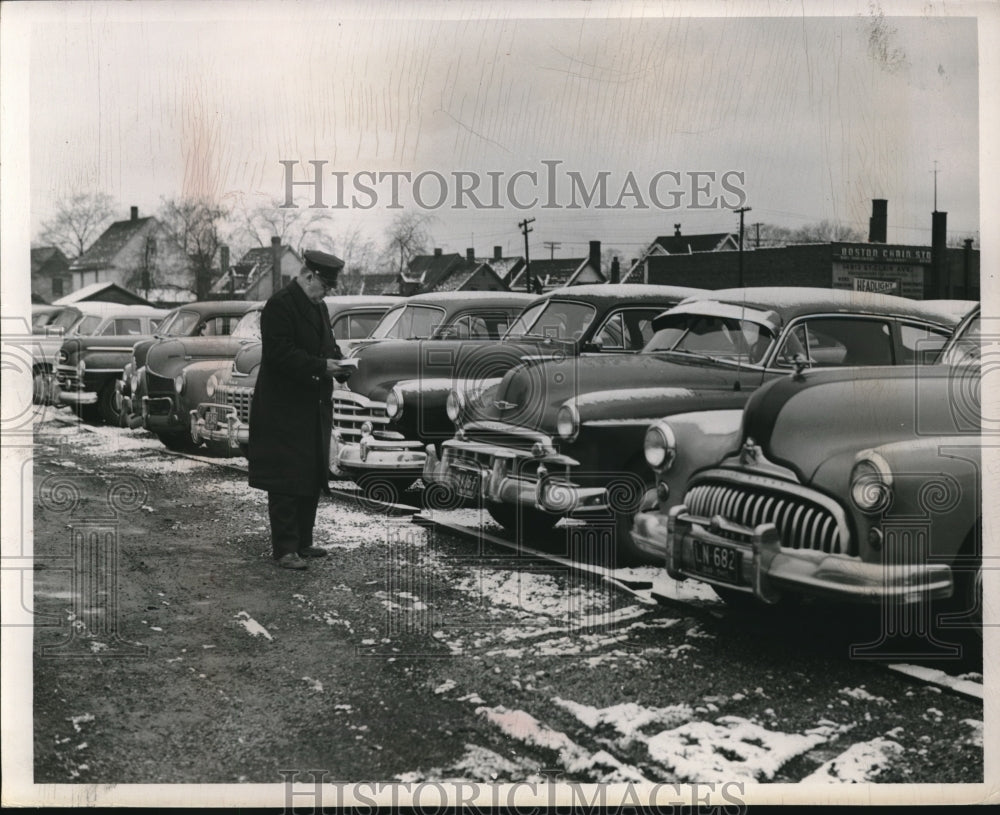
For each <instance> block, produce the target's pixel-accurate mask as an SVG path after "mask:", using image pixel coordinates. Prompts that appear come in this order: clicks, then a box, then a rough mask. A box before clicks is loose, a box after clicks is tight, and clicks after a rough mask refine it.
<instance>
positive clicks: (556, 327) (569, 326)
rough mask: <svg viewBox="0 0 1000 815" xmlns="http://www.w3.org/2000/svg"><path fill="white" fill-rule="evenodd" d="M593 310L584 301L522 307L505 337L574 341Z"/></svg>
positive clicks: (589, 321) (583, 329) (556, 302)
mask: <svg viewBox="0 0 1000 815" xmlns="http://www.w3.org/2000/svg"><path fill="white" fill-rule="evenodd" d="M596 313H597V309H596V308H594V307H593V306H591V305H588V304H586V303H572V302H566V301H563V300H549V301H548V302H547V303H539V304H538V305H535V306H532V307H531V308H528V309H525V310H524V311H523V312H522V313H521V315H520V316H519V317H518V318H517V320H516V321H515V322H514V325H512V326H511V327H510V330H509V331H508V332H507V333H506V334H505V335H504V338H505V339H514V338H518V337H545V338H547V339H554V340H576V339H579V338H580V337H582V336H583V334H584V332H585V331H586V330H587V327H588V326H589V325H590V323H591V321H592V320H593V319H594V315H595V314H596Z"/></svg>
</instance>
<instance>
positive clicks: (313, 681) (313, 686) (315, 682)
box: [302, 676, 323, 693]
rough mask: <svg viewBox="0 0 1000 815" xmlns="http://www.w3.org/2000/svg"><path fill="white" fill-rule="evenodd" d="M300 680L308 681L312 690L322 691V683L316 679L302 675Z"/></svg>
mask: <svg viewBox="0 0 1000 815" xmlns="http://www.w3.org/2000/svg"><path fill="white" fill-rule="evenodd" d="M302 681H303V682H308V683H309V688H310V689H311V690H314V691H316V692H317V693H322V692H323V683H322V682H320V681H319V680H318V679H313V678H312V677H311V676H303V677H302Z"/></svg>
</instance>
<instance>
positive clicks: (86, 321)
mask: <svg viewBox="0 0 1000 815" xmlns="http://www.w3.org/2000/svg"><path fill="white" fill-rule="evenodd" d="M103 322H104V318H103V317H99V316H98V315H96V314H87V315H86V316H85V317H83V318H82V319H81V320H80V321H79V322H78V323H77V324H76V325H74V326H73V328H72V330H71V331H70V332H69V333H70V334H78V335H80V336H81V337H89V336H90V335H91V334H93V333H94V332H95V331H96V330H97V327H98V326H99V325H100V324H101V323H103Z"/></svg>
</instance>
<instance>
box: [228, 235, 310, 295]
mask: <svg viewBox="0 0 1000 815" xmlns="http://www.w3.org/2000/svg"><path fill="white" fill-rule="evenodd" d="M279 251H280V265H281V270H280V278H281V286H284V285H286V284H287V283H288V282H289V281H291V279H292V278H293V277H295V276H296V275H297V274H298V273H299V270H300V269H301V268H302V258H301V257H299V254H298V252H296V251H295V250H294V249H292V247H290V246H287V245H284V244H282V246H281V247H280V250H279ZM279 288H280V286H279ZM274 292H275V288H274V247H273V245H272V246H258V247H255V248H254V249H250V250H249V251H248V252H247V253H246V254H244V255H243V257H242V258H240V260H239V261H238V262H237V263H235V264H233V265H232V266H231V267H230V268H229V269H228V270H226V271H225V272H224V273H223V274H222V276H221V277H219V279H218V280H217V281H216V282H215V284H214V285H213V286H212V289H211V292H210V296H211V297H213V298H218V297H225V298H230V299H232V298H236V299H239V300H267V298H268V297H270V296H271V295H272V294H274Z"/></svg>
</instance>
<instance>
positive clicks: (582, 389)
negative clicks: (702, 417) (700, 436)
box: [486, 354, 762, 430]
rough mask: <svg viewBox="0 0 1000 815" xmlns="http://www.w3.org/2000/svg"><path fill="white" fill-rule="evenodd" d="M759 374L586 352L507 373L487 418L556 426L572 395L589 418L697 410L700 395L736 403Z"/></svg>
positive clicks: (669, 357)
mask: <svg viewBox="0 0 1000 815" xmlns="http://www.w3.org/2000/svg"><path fill="white" fill-rule="evenodd" d="M761 377H762V372H761V371H760V370H754V369H748V368H744V369H742V370H739V369H737V368H735V367H732V366H726V365H722V364H719V363H715V362H713V361H710V360H705V359H699V358H694V357H690V358H689V357H684V356H681V355H676V354H620V355H619V354H615V355H610V354H600V355H599V354H593V355H591V354H584V355H582V356H580V357H578V358H576V359H568V360H564V361H559V362H545V363H542V364H538V365H522V366H519V367H517V368H515V369H513V370H511V371H509V372H508V373H507V374H506V375H505V376H504V378H503V381H502V382H501V383H500V385H499V387H498V388H497V390H496V393H495V396H494V402H493V404H492V406H489V405H488V406H486V410H487V411H488V412H491V414H492V415H490V416H489V417H488V418H492V419H496V420H499V421H505V422H512V423H515V424H520V425H524V426H532V427H535V428H539V429H545V430H552V429H553V428H554V427H555V418H556V414H557V413H558V411H559V408H560V407H562V405H563V404H564V403H565V402H567V401H568V400H570V399H573V400H574V401H575V404H577V405H578V406H582V409H581V416H583V414H584V412H586V414H587V416H588V418H589V417H592V416H593V415H594V414H595V413H596V412H598V411H606V413H607V415H608V416H613V415H615V414H614V411H615V410H618V411H619V413H620V412H621V410H625V411H629V412H630V415H636V414H635V413H634V411H635V410H636V409H637V408H638V407H639V406H640V405H642V406H643V410H646V411H650V413H649V415H661V414H662V413H664V412H668V409H667V408H666V405H667V404H668V403H670V402H672V401H674V400H677V399H680V400H681V401H682V402H683V407H681V408H680V409H682V410H694V409H696V408H698V406H699V404H700V402H699V401H697V400H698V399H699V398H708V397H710V396H712V395H723V394H727V393H736V397H735V401H736V402H742V400H743V398H744V396H743V395H742V390H743V389H752V388H754V387H756V386H757V385H758V384H759V383H760V380H761ZM726 401H727V400H723V402H726ZM713 404H714V401H713ZM718 406H719V407H721V406H723V405H722V404H721V403H720V404H719V405H718ZM609 407H610V410H606V409H607V408H609ZM657 411H659V412H657Z"/></svg>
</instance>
